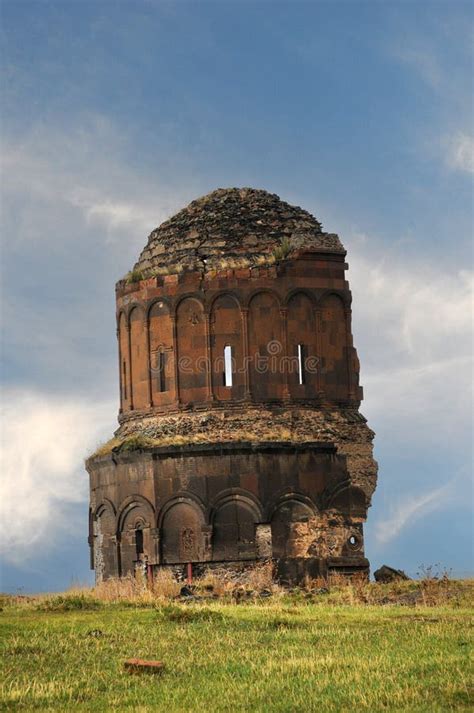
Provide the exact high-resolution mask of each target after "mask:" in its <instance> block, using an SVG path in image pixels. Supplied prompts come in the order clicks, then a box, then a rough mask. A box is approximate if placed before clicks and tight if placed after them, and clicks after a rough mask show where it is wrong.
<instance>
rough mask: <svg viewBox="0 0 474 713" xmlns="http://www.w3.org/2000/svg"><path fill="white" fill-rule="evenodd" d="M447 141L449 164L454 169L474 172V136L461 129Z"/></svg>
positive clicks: (447, 159)
mask: <svg viewBox="0 0 474 713" xmlns="http://www.w3.org/2000/svg"><path fill="white" fill-rule="evenodd" d="M445 143H446V161H447V163H448V166H450V168H452V169H454V170H458V171H465V172H467V173H474V136H470V135H469V134H466V133H464V132H462V131H459V132H458V133H457V134H455V136H453V137H452V138H451V139H449V140H447V141H446V142H445Z"/></svg>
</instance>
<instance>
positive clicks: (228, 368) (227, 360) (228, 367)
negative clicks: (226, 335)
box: [224, 345, 233, 386]
mask: <svg viewBox="0 0 474 713" xmlns="http://www.w3.org/2000/svg"><path fill="white" fill-rule="evenodd" d="M232 361H233V359H232V347H231V346H229V345H227V346H226V347H224V386H232Z"/></svg>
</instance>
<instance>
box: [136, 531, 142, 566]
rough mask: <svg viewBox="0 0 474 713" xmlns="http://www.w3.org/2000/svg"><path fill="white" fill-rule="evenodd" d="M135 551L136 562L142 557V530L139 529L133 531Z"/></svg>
mask: <svg viewBox="0 0 474 713" xmlns="http://www.w3.org/2000/svg"><path fill="white" fill-rule="evenodd" d="M135 551H136V554H137V560H139V559H140V558H141V556H142V555H143V530H142V529H141V527H139V528H137V529H136V530H135Z"/></svg>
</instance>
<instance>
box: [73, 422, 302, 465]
mask: <svg viewBox="0 0 474 713" xmlns="http://www.w3.org/2000/svg"><path fill="white" fill-rule="evenodd" d="M307 440H310V439H308V438H304V437H302V436H301V435H297V434H294V433H293V432H292V431H291V430H290V429H289V428H285V427H283V426H270V427H268V428H265V429H260V430H259V431H255V430H254V431H247V430H242V429H240V430H236V431H232V432H228V433H225V432H217V433H212V432H210V431H205V432H204V431H202V432H199V433H189V434H179V433H176V434H174V435H164V436H159V437H158V436H157V437H152V436H147V435H145V434H143V433H140V431H137V432H136V433H132V434H129V435H127V436H114V437H113V438H111V439H110V440H108V441H106V443H103V444H102V445H100V446H98V447H97V448H96V450H95V451H94V452H93V453H91V455H90V456H88V458H87V459H86V460H88V459H89V458H98V457H101V456H107V455H110V454H111V453H112V452H114V453H127V452H128V453H131V452H133V451H146V450H151V449H153V448H160V447H163V448H164V447H166V446H186V445H190V444H206V443H210V444H212V445H216V444H219V443H241V442H244V441H246V442H251V443H258V442H259V441H288V442H291V441H294V442H298V443H299V442H303V441H307Z"/></svg>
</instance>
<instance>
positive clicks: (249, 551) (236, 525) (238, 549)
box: [212, 498, 257, 561]
mask: <svg viewBox="0 0 474 713" xmlns="http://www.w3.org/2000/svg"><path fill="white" fill-rule="evenodd" d="M256 524H257V516H256V513H255V510H254V508H252V507H251V506H250V505H249V504H247V503H246V502H245V501H242V500H241V499H238V498H232V499H229V500H227V501H226V502H224V503H222V504H221V505H220V506H219V507H218V509H217V510H216V513H215V515H214V520H213V536H212V557H213V559H214V560H221V561H232V560H253V559H255V558H256V556H257V548H256V542H255V528H256Z"/></svg>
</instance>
